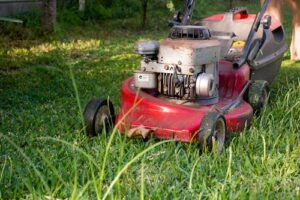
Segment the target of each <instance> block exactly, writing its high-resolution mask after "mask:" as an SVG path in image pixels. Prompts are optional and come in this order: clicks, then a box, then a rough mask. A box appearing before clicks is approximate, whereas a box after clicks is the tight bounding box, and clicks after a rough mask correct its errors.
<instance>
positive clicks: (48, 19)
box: [41, 0, 56, 34]
mask: <svg viewBox="0 0 300 200" xmlns="http://www.w3.org/2000/svg"><path fill="white" fill-rule="evenodd" d="M41 21H42V31H43V33H44V34H47V33H51V32H53V31H54V25H55V22H56V0H43V1H42V16H41Z"/></svg>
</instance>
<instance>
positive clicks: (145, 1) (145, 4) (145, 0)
mask: <svg viewBox="0 0 300 200" xmlns="http://www.w3.org/2000/svg"><path fill="white" fill-rule="evenodd" d="M141 3H142V28H145V26H146V21H147V11H148V0H141Z"/></svg>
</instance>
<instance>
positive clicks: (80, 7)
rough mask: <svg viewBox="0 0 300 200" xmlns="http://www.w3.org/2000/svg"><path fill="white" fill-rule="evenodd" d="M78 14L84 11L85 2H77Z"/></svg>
mask: <svg viewBox="0 0 300 200" xmlns="http://www.w3.org/2000/svg"><path fill="white" fill-rule="evenodd" d="M78 10H79V12H84V10H85V0H79V8H78Z"/></svg>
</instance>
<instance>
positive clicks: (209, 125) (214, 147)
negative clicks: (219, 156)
mask: <svg viewBox="0 0 300 200" xmlns="http://www.w3.org/2000/svg"><path fill="white" fill-rule="evenodd" d="M225 136H226V122H225V119H224V117H223V115H222V114H220V113H218V112H214V111H213V112H209V113H207V114H206V115H205V116H204V117H203V119H202V122H201V126H200V130H199V134H198V137H199V138H198V139H199V150H200V153H202V152H204V151H205V150H208V151H214V152H218V153H219V152H221V151H222V150H223V146H224V143H225Z"/></svg>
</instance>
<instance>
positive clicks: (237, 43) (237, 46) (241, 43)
mask: <svg viewBox="0 0 300 200" xmlns="http://www.w3.org/2000/svg"><path fill="white" fill-rule="evenodd" d="M245 44H246V42H245V41H243V40H239V41H234V42H233V44H232V48H235V49H242V48H244V47H245Z"/></svg>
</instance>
